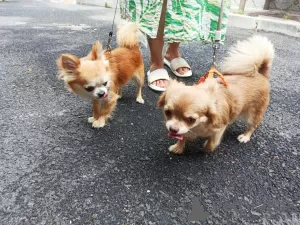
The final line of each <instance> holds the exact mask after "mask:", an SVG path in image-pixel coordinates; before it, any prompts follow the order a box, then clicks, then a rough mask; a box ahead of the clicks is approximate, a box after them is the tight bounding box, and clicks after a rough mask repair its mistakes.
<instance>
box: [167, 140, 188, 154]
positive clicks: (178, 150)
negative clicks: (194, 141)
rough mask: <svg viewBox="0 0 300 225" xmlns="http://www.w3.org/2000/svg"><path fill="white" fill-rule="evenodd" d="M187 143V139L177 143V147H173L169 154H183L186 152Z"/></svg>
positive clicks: (170, 148)
mask: <svg viewBox="0 0 300 225" xmlns="http://www.w3.org/2000/svg"><path fill="white" fill-rule="evenodd" d="M185 142H186V140H185V138H183V139H182V140H179V141H177V143H176V144H175V145H171V146H170V147H169V152H172V153H175V154H182V153H183V151H184V146H185Z"/></svg>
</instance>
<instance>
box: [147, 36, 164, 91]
mask: <svg viewBox="0 0 300 225" xmlns="http://www.w3.org/2000/svg"><path fill="white" fill-rule="evenodd" d="M148 44H149V48H150V63H151V65H150V72H152V71H154V70H157V69H162V68H163V67H164V64H163V58H162V50H163V47H164V38H163V37H159V38H148ZM152 84H153V85H155V86H158V87H161V88H166V87H167V86H168V81H167V80H157V81H154V82H152Z"/></svg>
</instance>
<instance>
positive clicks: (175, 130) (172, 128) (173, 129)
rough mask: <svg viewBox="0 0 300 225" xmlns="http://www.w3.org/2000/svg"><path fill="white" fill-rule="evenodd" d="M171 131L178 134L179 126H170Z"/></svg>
mask: <svg viewBox="0 0 300 225" xmlns="http://www.w3.org/2000/svg"><path fill="white" fill-rule="evenodd" d="M169 131H170V132H171V133H172V134H177V133H178V131H179V129H178V128H174V127H170V128H169Z"/></svg>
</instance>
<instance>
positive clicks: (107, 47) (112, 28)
mask: <svg viewBox="0 0 300 225" xmlns="http://www.w3.org/2000/svg"><path fill="white" fill-rule="evenodd" d="M118 2H119V0H117V4H116V8H115V14H114V19H113V24H112V26H111V31H110V32H109V33H108V40H107V45H106V51H108V52H110V51H111V46H110V42H111V39H112V36H113V34H114V26H115V18H116V14H117V8H118Z"/></svg>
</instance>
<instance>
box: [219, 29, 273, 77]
mask: <svg viewBox="0 0 300 225" xmlns="http://www.w3.org/2000/svg"><path fill="white" fill-rule="evenodd" d="M274 52H275V51H274V47H273V44H272V43H271V42H270V41H269V40H268V39H267V38H266V37H262V36H258V35H256V36H253V37H250V38H249V39H247V40H245V41H240V42H238V43H237V44H236V45H235V46H233V47H232V48H231V49H230V51H229V56H228V57H226V58H225V61H224V63H223V65H222V73H223V74H224V75H226V74H228V75H229V74H232V75H234V74H244V75H248V76H255V75H256V74H257V73H260V74H262V75H263V76H265V77H266V78H269V74H270V69H271V65H272V62H273V58H274Z"/></svg>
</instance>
